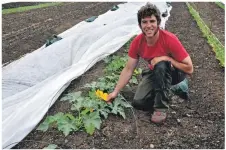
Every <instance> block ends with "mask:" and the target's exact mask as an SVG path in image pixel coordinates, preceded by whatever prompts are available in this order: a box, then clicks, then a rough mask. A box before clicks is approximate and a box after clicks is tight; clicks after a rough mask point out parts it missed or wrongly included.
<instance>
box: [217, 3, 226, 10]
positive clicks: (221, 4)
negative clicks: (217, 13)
mask: <svg viewBox="0 0 226 150" xmlns="http://www.w3.org/2000/svg"><path fill="white" fill-rule="evenodd" d="M215 3H216V4H217V5H218V6H219V7H220V8H222V9H224V3H221V2H215Z"/></svg>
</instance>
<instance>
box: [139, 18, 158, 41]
mask: <svg viewBox="0 0 226 150" xmlns="http://www.w3.org/2000/svg"><path fill="white" fill-rule="evenodd" d="M140 28H141V30H142V32H143V33H144V34H145V35H146V37H148V38H151V37H153V36H154V35H155V33H156V32H157V31H158V25H157V19H156V17H155V16H154V15H152V16H151V17H145V18H143V19H141V25H140Z"/></svg>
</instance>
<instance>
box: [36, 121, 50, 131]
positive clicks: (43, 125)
mask: <svg viewBox="0 0 226 150" xmlns="http://www.w3.org/2000/svg"><path fill="white" fill-rule="evenodd" d="M48 128H49V123H48V122H43V123H41V124H40V125H39V126H38V128H37V130H40V131H43V132H46V131H47V130H48Z"/></svg>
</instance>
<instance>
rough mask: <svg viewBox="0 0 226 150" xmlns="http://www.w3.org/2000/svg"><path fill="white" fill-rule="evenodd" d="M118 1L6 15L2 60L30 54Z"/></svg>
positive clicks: (3, 26)
mask: <svg viewBox="0 0 226 150" xmlns="http://www.w3.org/2000/svg"><path fill="white" fill-rule="evenodd" d="M116 4H119V2H117V3H112V2H109V3H102V2H98V3H94V2H92V3H90V2H89V3H79V2H78V3H69V2H66V3H64V4H63V5H60V6H52V7H47V8H43V9H35V10H31V11H26V12H22V13H16V14H7V15H3V16H2V58H3V60H2V62H3V64H4V63H7V62H10V61H12V60H15V59H18V58H20V57H21V56H22V55H24V54H26V53H30V52H32V51H34V50H36V49H38V48H39V47H41V46H42V45H44V44H45V42H46V40H47V39H48V38H50V37H51V36H52V35H53V34H56V35H57V34H60V33H62V32H63V31H65V30H67V29H69V28H71V27H72V26H74V25H76V24H77V23H79V22H81V21H84V20H85V19H87V18H89V17H92V16H98V15H101V14H103V13H105V12H107V11H108V10H109V9H111V8H112V7H113V6H114V5H116Z"/></svg>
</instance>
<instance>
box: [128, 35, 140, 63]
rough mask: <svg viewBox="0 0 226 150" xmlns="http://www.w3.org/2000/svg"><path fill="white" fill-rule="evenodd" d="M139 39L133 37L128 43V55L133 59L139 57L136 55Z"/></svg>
mask: <svg viewBox="0 0 226 150" xmlns="http://www.w3.org/2000/svg"><path fill="white" fill-rule="evenodd" d="M138 48H139V41H138V38H134V39H133V41H132V42H131V44H130V48H129V51H128V56H129V57H131V58H134V59H139V55H138Z"/></svg>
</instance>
